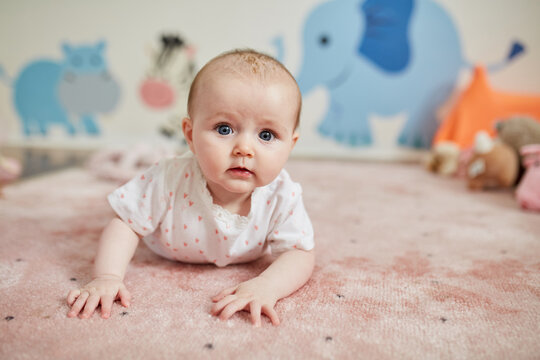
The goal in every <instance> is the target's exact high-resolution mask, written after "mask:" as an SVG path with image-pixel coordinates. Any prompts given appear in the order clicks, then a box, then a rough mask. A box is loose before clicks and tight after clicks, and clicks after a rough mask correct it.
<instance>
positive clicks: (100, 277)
mask: <svg viewBox="0 0 540 360" xmlns="http://www.w3.org/2000/svg"><path fill="white" fill-rule="evenodd" d="M94 279H96V280H118V281H122V280H123V279H122V276H120V275H117V274H110V273H104V274H95V275H94Z"/></svg>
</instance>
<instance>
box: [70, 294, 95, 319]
mask: <svg viewBox="0 0 540 360" xmlns="http://www.w3.org/2000/svg"><path fill="white" fill-rule="evenodd" d="M88 296H90V294H89V293H88V291H83V292H81V294H80V295H79V297H78V298H77V300H75V302H74V303H73V306H71V310H70V311H69V312H68V317H75V316H77V315H79V313H80V312H81V309H82V308H83V306H84V304H85V303H86V299H88Z"/></svg>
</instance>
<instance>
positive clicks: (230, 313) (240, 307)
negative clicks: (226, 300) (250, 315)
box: [219, 299, 249, 320]
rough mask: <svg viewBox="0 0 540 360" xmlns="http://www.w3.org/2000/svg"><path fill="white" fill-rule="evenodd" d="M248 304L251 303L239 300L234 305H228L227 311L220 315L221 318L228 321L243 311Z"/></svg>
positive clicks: (246, 300) (224, 310)
mask: <svg viewBox="0 0 540 360" xmlns="http://www.w3.org/2000/svg"><path fill="white" fill-rule="evenodd" d="M248 303H249V300H248V299H237V300H235V301H233V302H232V303H230V304H229V305H227V306H226V307H225V309H223V311H222V312H221V314H220V315H219V318H220V319H221V320H228V319H229V318H230V317H231V316H233V315H234V314H235V313H237V312H238V311H240V310H243V309H244V308H245V307H246V305H247V304H248Z"/></svg>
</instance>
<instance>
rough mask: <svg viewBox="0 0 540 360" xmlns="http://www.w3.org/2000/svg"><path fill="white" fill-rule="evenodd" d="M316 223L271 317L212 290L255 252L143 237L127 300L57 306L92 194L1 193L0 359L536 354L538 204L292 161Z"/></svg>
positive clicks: (73, 271) (90, 186)
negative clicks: (226, 261) (82, 315)
mask: <svg viewBox="0 0 540 360" xmlns="http://www.w3.org/2000/svg"><path fill="white" fill-rule="evenodd" d="M288 168H289V170H290V172H291V174H292V176H293V178H295V179H296V180H297V181H299V182H301V183H302V184H303V187H304V193H305V204H306V207H307V208H308V210H309V212H310V214H311V217H312V220H313V223H314V227H315V231H316V241H317V251H318V256H317V266H316V270H315V273H314V275H313V277H312V279H311V280H310V281H309V282H308V283H307V285H306V286H305V287H303V288H302V289H301V290H299V291H298V292H296V293H295V294H293V295H292V296H290V297H289V298H287V299H284V300H282V301H281V302H279V303H278V305H277V311H278V313H279V314H280V317H281V320H282V324H281V325H280V326H279V327H272V326H271V325H270V324H269V322H268V321H267V319H265V322H264V323H263V326H262V327H261V328H259V329H255V328H252V326H251V324H250V323H249V317H248V315H247V313H241V314H237V315H235V316H234V317H233V318H232V319H231V320H229V321H226V322H222V321H220V320H218V319H216V318H214V317H212V316H210V315H209V310H210V307H211V301H210V297H211V296H212V295H214V294H216V293H217V292H218V291H220V290H221V289H223V288H225V287H228V286H231V285H233V284H236V283H237V282H239V281H242V280H244V279H248V278H250V277H252V276H255V275H256V274H257V273H259V272H260V271H261V270H262V269H263V268H264V267H265V266H266V265H267V262H268V259H261V260H259V261H257V262H254V263H251V264H246V265H238V266H230V267H226V268H223V269H219V268H216V267H214V266H212V265H203V266H195V265H186V264H179V263H174V262H169V261H166V260H163V259H161V258H158V257H157V256H156V255H154V254H153V253H151V252H150V251H149V250H148V249H146V248H145V247H144V245H142V244H141V246H140V247H139V249H138V250H137V253H136V255H135V258H134V259H133V261H132V263H131V265H130V268H129V269H128V273H127V277H126V285H127V286H128V288H129V289H130V290H131V292H132V295H133V297H134V299H133V302H132V305H131V307H130V308H128V309H125V308H122V307H121V306H120V305H115V307H114V308H113V314H112V316H111V318H110V319H108V320H103V319H101V318H100V317H99V316H96V315H94V317H92V318H91V319H90V320H80V319H69V318H67V317H66V313H67V310H68V307H67V305H66V303H65V296H66V294H67V292H68V291H69V290H70V289H72V288H75V287H78V286H82V285H83V284H85V283H86V282H87V281H89V280H90V277H89V276H90V271H91V266H92V264H91V263H92V259H93V257H94V254H95V252H96V245H97V240H98V236H99V234H100V232H101V229H102V227H103V226H104V225H105V224H106V222H107V221H108V219H109V218H110V217H111V216H112V211H111V210H110V209H109V207H108V205H107V203H106V201H105V195H106V194H107V193H108V192H109V191H111V190H112V189H113V188H114V187H115V186H116V184H113V183H108V182H105V181H100V180H96V179H93V178H92V177H90V176H89V175H88V174H86V173H85V172H84V171H83V170H68V171H64V172H60V173H56V174H53V175H47V176H43V177H39V178H35V179H32V180H29V181H25V182H22V183H19V184H17V185H13V186H10V187H8V188H7V189H5V197H4V198H3V199H0V229H1V235H0V246H1V249H2V251H1V255H0V312H1V314H0V316H1V318H0V358H2V359H43V358H54V359H132V358H140V359H167V358H171V359H172V358H175V359H178V358H185V359H197V358H223V359H259V358H260V359H270V358H281V359H312V358H325V359H357V358H366V359H456V358H458V359H479V358H480V359H539V358H540V213H525V212H523V211H521V210H520V209H519V207H518V205H517V203H516V201H515V200H514V199H513V196H512V194H511V193H510V192H506V191H503V192H490V193H488V192H485V193H470V192H468V191H467V190H466V188H465V184H464V183H463V181H462V180H457V179H444V178H440V177H435V176H434V175H431V174H429V173H427V172H425V171H424V170H423V169H422V168H421V167H420V166H415V165H395V164H372V163H346V162H343V163H335V162H309V161H292V162H290V164H289V166H288Z"/></svg>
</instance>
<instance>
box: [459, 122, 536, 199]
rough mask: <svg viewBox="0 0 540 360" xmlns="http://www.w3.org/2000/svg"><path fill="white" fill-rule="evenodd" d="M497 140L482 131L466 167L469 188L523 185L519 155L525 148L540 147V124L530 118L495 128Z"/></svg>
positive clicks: (522, 170)
mask: <svg viewBox="0 0 540 360" xmlns="http://www.w3.org/2000/svg"><path fill="white" fill-rule="evenodd" d="M496 130H497V135H498V137H497V139H496V140H492V139H491V138H490V136H489V135H488V133H487V132H485V131H480V132H478V133H477V135H476V138H475V146H474V150H473V156H472V157H471V159H470V160H469V162H468V165H467V178H468V183H469V188H471V189H486V188H497V187H511V186H514V185H516V184H517V183H518V182H519V181H520V177H521V175H522V173H523V172H524V170H525V169H524V168H523V167H521V166H520V164H521V162H522V161H521V158H520V151H521V149H522V148H523V147H524V146H526V145H531V144H540V123H539V122H538V121H536V120H534V119H531V118H527V117H513V118H510V119H508V120H505V121H501V122H498V123H497V124H496Z"/></svg>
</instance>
